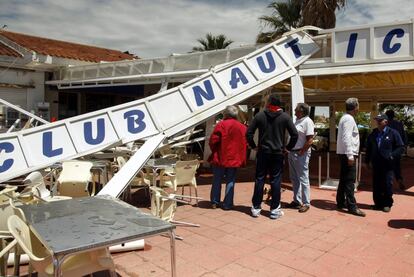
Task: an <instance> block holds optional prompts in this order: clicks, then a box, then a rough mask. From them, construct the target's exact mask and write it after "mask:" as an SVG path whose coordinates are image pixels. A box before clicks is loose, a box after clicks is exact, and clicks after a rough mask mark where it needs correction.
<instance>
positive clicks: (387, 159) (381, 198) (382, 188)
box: [365, 114, 404, 212]
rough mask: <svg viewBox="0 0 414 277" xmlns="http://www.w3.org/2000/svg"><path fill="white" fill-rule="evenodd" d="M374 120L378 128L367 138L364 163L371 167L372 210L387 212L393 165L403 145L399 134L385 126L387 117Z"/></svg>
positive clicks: (391, 202) (379, 116) (390, 197)
mask: <svg viewBox="0 0 414 277" xmlns="http://www.w3.org/2000/svg"><path fill="white" fill-rule="evenodd" d="M375 120H376V122H377V126H378V127H377V128H375V129H374V130H373V131H372V133H371V134H370V135H369V136H368V139H367V151H366V158H365V162H366V163H367V164H370V165H372V181H373V184H372V192H373V198H374V206H373V208H374V209H375V210H382V211H384V212H389V211H390V210H391V206H392V204H393V202H394V201H393V199H392V180H393V177H394V172H393V169H394V163H395V160H396V159H397V158H398V157H400V156H401V154H402V152H403V151H404V143H403V141H402V139H401V136H400V134H399V133H398V132H397V131H396V130H394V129H392V128H390V127H388V126H387V124H388V117H387V116H386V115H385V114H380V115H378V116H376V117H375Z"/></svg>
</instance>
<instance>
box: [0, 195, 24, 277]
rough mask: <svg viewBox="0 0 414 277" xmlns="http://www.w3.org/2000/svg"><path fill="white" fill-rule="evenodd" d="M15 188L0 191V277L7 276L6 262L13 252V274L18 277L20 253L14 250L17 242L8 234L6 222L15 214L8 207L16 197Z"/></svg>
mask: <svg viewBox="0 0 414 277" xmlns="http://www.w3.org/2000/svg"><path fill="white" fill-rule="evenodd" d="M16 188H17V187H6V188H4V189H3V190H1V191H0V276H6V274H7V260H8V257H9V254H10V253H12V252H14V253H15V255H14V274H13V276H19V261H20V251H19V249H17V248H16V244H17V241H16V240H15V239H14V237H13V235H12V234H11V233H10V232H9V229H8V226H7V220H8V218H9V217H10V216H12V215H14V214H15V210H14V208H13V207H12V206H11V205H10V203H11V201H12V199H14V198H16V197H17V195H18V194H17V193H16V192H15V190H16Z"/></svg>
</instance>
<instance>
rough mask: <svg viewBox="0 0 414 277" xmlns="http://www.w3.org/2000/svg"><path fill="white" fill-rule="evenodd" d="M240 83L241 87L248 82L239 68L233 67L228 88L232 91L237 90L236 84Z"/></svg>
mask: <svg viewBox="0 0 414 277" xmlns="http://www.w3.org/2000/svg"><path fill="white" fill-rule="evenodd" d="M239 81H241V82H242V83H243V85H245V84H247V83H248V82H249V81H247V78H246V76H244V74H243V72H242V71H241V70H240V68H238V67H235V68H233V69H232V70H231V80H230V82H229V83H230V86H231V88H232V89H235V88H237V84H238V83H239Z"/></svg>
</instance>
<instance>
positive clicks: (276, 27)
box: [256, 0, 302, 43]
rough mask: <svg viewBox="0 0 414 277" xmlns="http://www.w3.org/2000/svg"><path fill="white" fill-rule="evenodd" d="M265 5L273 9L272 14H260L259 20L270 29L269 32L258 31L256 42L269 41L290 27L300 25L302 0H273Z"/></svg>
mask: <svg viewBox="0 0 414 277" xmlns="http://www.w3.org/2000/svg"><path fill="white" fill-rule="evenodd" d="M267 7H268V8H269V9H272V10H273V12H272V15H271V16H268V15H264V16H261V17H259V20H260V21H261V23H262V24H263V26H264V27H270V28H271V29H272V30H271V31H269V32H260V33H259V35H258V36H257V38H256V42H258V43H267V42H271V41H273V40H274V39H275V38H276V37H279V36H281V35H282V34H283V33H285V32H287V31H289V30H290V29H291V28H297V27H300V26H301V14H300V12H301V8H302V0H288V1H286V2H278V1H274V2H272V3H270V4H269V5H268V6H267Z"/></svg>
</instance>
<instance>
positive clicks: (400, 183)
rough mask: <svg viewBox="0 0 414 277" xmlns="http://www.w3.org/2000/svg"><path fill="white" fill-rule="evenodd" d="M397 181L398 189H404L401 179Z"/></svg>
mask: <svg viewBox="0 0 414 277" xmlns="http://www.w3.org/2000/svg"><path fill="white" fill-rule="evenodd" d="M397 182H398V187H399V188H400V190H405V186H404V183H403V180H397Z"/></svg>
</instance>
